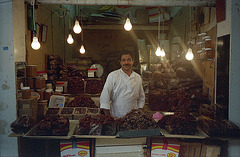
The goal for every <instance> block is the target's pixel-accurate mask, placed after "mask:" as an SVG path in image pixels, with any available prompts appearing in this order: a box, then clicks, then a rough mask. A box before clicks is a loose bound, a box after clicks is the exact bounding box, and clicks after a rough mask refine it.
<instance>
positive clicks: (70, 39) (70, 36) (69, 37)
mask: <svg viewBox="0 0 240 157" xmlns="http://www.w3.org/2000/svg"><path fill="white" fill-rule="evenodd" d="M67 42H68V44H72V43H73V42H74V40H73V37H72V34H69V35H68V38H67Z"/></svg>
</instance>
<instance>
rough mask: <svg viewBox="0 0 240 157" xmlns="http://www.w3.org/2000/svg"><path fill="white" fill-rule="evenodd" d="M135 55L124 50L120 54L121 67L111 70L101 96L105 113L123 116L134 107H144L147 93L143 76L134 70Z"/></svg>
mask: <svg viewBox="0 0 240 157" xmlns="http://www.w3.org/2000/svg"><path fill="white" fill-rule="evenodd" d="M133 63H134V61H133V55H132V54H131V53H130V52H123V53H122V54H121V56H120V64H121V69H118V70H115V71H113V72H111V73H110V74H109V75H108V77H107V80H106V82H105V85H104V88H103V91H102V93H101V96H100V103H101V106H100V108H101V109H102V110H103V111H104V114H106V115H109V114H111V115H112V116H113V117H117V118H121V117H123V116H125V115H126V114H127V113H128V112H129V111H131V110H132V109H138V108H143V106H144V104H145V94H144V91H143V87H142V78H141V76H140V75H139V74H137V73H136V72H134V71H133V70H132V66H133Z"/></svg>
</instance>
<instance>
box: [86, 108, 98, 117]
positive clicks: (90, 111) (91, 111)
mask: <svg viewBox="0 0 240 157" xmlns="http://www.w3.org/2000/svg"><path fill="white" fill-rule="evenodd" d="M99 114H100V108H88V110H87V115H89V116H92V117H94V116H97V115H99Z"/></svg>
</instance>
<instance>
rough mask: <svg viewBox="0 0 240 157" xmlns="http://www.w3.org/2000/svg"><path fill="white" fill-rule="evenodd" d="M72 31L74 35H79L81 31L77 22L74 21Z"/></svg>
mask: <svg viewBox="0 0 240 157" xmlns="http://www.w3.org/2000/svg"><path fill="white" fill-rule="evenodd" d="M73 31H74V33H76V34H79V33H80V32H81V31H82V28H81V26H80V24H79V22H78V20H76V21H75V25H74V27H73Z"/></svg>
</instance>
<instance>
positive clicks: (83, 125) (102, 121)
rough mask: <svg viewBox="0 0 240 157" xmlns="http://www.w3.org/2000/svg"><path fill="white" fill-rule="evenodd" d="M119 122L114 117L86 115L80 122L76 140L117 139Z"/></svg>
mask: <svg viewBox="0 0 240 157" xmlns="http://www.w3.org/2000/svg"><path fill="white" fill-rule="evenodd" d="M116 132H117V121H115V120H114V118H113V117H112V116H106V115H96V116H91V115H86V116H85V117H84V118H82V119H80V120H79V123H78V125H77V127H76V129H75V132H74V135H73V136H74V137H75V138H83V137H84V138H116Z"/></svg>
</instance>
